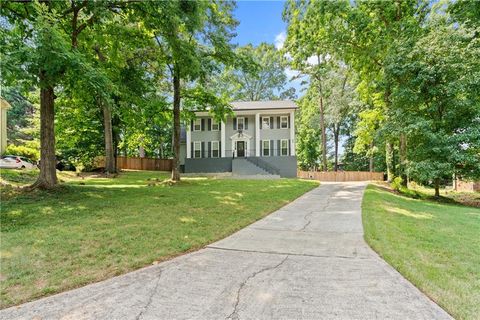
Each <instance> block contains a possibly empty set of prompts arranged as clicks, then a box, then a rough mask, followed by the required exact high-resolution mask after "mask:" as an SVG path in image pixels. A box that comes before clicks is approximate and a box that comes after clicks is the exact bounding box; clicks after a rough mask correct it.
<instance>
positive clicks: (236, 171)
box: [232, 158, 280, 179]
mask: <svg viewBox="0 0 480 320" xmlns="http://www.w3.org/2000/svg"><path fill="white" fill-rule="evenodd" d="M232 178H239V179H276V178H280V175H278V174H275V173H271V172H269V171H267V170H265V169H263V168H260V167H259V166H257V165H256V164H254V163H253V162H251V161H249V160H248V159H247V158H235V159H233V160H232Z"/></svg>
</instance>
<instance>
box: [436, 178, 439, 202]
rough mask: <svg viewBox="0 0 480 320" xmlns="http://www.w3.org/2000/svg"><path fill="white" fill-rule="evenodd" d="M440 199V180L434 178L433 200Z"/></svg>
mask: <svg viewBox="0 0 480 320" xmlns="http://www.w3.org/2000/svg"><path fill="white" fill-rule="evenodd" d="M439 197H440V179H439V178H435V198H439Z"/></svg>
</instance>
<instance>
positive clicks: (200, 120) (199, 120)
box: [193, 118, 202, 131]
mask: <svg viewBox="0 0 480 320" xmlns="http://www.w3.org/2000/svg"><path fill="white" fill-rule="evenodd" d="M197 121H198V122H199V123H198V125H199V126H200V129H198V130H197V129H195V126H196V125H197ZM193 131H202V119H200V118H197V119H195V120H193Z"/></svg>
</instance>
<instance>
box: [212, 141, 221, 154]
mask: <svg viewBox="0 0 480 320" xmlns="http://www.w3.org/2000/svg"><path fill="white" fill-rule="evenodd" d="M219 156H220V143H219V142H218V141H212V155H211V157H212V158H218V157H219Z"/></svg>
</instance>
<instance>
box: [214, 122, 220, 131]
mask: <svg viewBox="0 0 480 320" xmlns="http://www.w3.org/2000/svg"><path fill="white" fill-rule="evenodd" d="M218 130H220V122H218V121H217V120H215V119H212V131H218Z"/></svg>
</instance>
